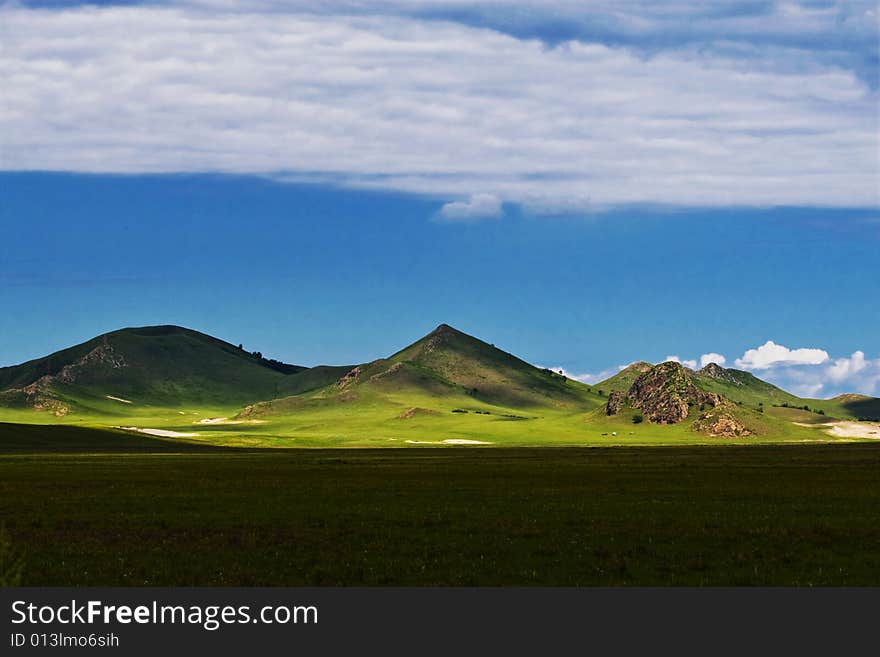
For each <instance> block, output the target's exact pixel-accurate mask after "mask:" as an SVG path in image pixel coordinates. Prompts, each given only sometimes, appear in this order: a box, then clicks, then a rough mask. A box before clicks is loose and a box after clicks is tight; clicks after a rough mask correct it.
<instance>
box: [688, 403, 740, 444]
mask: <svg viewBox="0 0 880 657" xmlns="http://www.w3.org/2000/svg"><path fill="white" fill-rule="evenodd" d="M694 430H695V431H699V432H700V433H705V434H706V435H708V436H712V437H717V438H740V437H743V436H751V435H752V432H751V431H750V430H749V429H748V428H747V427H746V425H744V424H743V423H742V422H740V421H739V420H737V419H736V418H735V417H734V416H733V415H731V414H730V413H729V412H728V411H727V410H725V409H724V408H715V409H712V410H711V411H708V412H706V413H704V414H702V415H701V416H700V418H699V419H698V420H697V421H696V422H695V423H694Z"/></svg>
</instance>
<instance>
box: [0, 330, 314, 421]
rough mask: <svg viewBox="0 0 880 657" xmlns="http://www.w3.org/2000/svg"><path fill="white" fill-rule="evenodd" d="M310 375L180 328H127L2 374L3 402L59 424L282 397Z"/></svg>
mask: <svg viewBox="0 0 880 657" xmlns="http://www.w3.org/2000/svg"><path fill="white" fill-rule="evenodd" d="M305 369H306V368H302V367H298V366H293V365H285V364H283V363H279V362H277V361H270V360H267V359H264V358H262V357H261V356H259V355H255V354H250V353H248V352H246V351H244V350H242V349H240V348H239V347H236V346H234V345H232V344H229V343H228V342H224V341H222V340H218V339H217V338H213V337H211V336H208V335H205V334H203V333H199V332H197V331H192V330H190V329H185V328H181V327H179V326H152V327H143V328H127V329H121V330H118V331H113V332H111V333H106V334H104V335H101V336H98V337H96V338H94V339H92V340H89V341H88V342H84V343H82V344H80V345H77V346H75V347H71V348H69V349H64V350H62V351H59V352H56V353H54V354H51V355H50V356H46V357H45V358H39V359H36V360H32V361H29V362H26V363H23V364H21V365H17V366H13V367H4V368H0V402H2V403H3V405H6V406H17V407H22V408H27V407H31V408H35V409H37V410H45V411H49V412H51V413H53V414H55V415H58V416H62V415H66V414H67V413H69V412H71V411H73V410H76V409H77V408H80V409H91V410H102V409H106V408H108V407H109V408H114V407H118V408H120V409H121V408H122V406H127V405H133V404H136V405H152V406H179V405H181V404H184V403H198V404H215V405H216V404H235V405H240V404H244V403H248V402H253V401H256V400H259V399H267V398H271V397H274V396H277V395H278V394H279V392H280V391H282V390H283V389H284V386H281V385H280V384H281V383H282V382H287V380H288V379H289V378H290V377H293V376H296V374H297V373H301V372H303V371H304V370H305Z"/></svg>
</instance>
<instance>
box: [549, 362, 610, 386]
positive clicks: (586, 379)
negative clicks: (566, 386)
mask: <svg viewBox="0 0 880 657" xmlns="http://www.w3.org/2000/svg"><path fill="white" fill-rule="evenodd" d="M538 367H543V366H542V365H538ZM626 368H627V365H618V366H617V367H610V368H608V369H607V370H602V371H601V372H596V373H594V374H575V373H574V372H569V371H568V370H566V369H565V368H564V367H559V366H557V367H547V368H544V369H549V370H553V371H554V372H558V373H559V374H562V375H563V376H564V377H566V378H568V379H572V380H573V381H580V382H581V383H587V384H594V383H599V382H600V381H604V380H605V379H607V378H610V377H612V376H614V375H615V374H617V373H618V372H620V371H621V370H624V369H626Z"/></svg>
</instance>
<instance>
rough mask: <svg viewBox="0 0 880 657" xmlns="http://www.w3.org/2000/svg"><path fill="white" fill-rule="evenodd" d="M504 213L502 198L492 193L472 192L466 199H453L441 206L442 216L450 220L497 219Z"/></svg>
mask: <svg viewBox="0 0 880 657" xmlns="http://www.w3.org/2000/svg"><path fill="white" fill-rule="evenodd" d="M502 213H503V209H502V206H501V199H499V198H498V197H497V196H494V195H492V194H472V195H471V197H470V198H469V199H467V200H466V201H453V202H451V203H447V204H446V205H444V206H443V207H442V208H440V216H441V217H442V218H443V219H447V220H449V221H472V220H475V219H497V218H498V217H500V216H501V215H502Z"/></svg>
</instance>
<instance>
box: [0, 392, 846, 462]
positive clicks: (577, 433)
mask: <svg viewBox="0 0 880 657" xmlns="http://www.w3.org/2000/svg"><path fill="white" fill-rule="evenodd" d="M604 401H605V398H603V397H600V396H598V395H592V396H586V397H585V398H584V399H583V400H582V401H581V403H580V407H576V406H574V405H571V404H564V403H561V404H560V405H559V406H558V407H546V406H545V407H533V408H529V407H525V408H523V407H505V406H498V405H495V404H489V403H486V402H483V401H480V400H479V399H474V398H472V397H469V396H466V395H460V394H454V395H445V396H437V395H432V394H429V393H423V394H419V393H418V392H415V391H412V390H408V391H407V392H406V393H405V394H396V393H393V392H390V393H386V392H383V393H377V392H373V391H368V390H361V391H359V392H358V393H357V395H356V397H353V398H352V399H350V400H348V401H341V400H340V397H339V396H332V397H323V396H312V397H288V398H284V399H280V400H276V401H273V402H269V403H266V404H262V405H258V406H257V407H255V409H254V410H253V411H252V412H246V413H243V414H240V413H241V407H237V406H219V405H215V406H196V405H186V404H185V405H180V406H173V407H162V406H151V405H140V404H125V403H121V402H118V401H114V400H111V399H103V400H98V401H97V402H94V403H93V405H94V408H95V409H97V410H92V411H91V412H89V413H84V412H78V413H76V414H71V415H68V416H65V417H61V418H55V417H52V416H51V415H48V414H46V413H40V412H36V411H33V410H30V409H20V410H14V409H2V410H0V422H3V421H5V422H14V423H23V424H31V423H40V424H45V423H48V422H53V423H58V424H62V425H64V426H71V427H73V426H80V427H93V428H103V429H108V430H114V431H115V432H116V433H117V434H118V433H120V432H119V431H118V430H115V429H114V427H120V426H121V427H138V428H141V429H154V430H155V429H159V430H162V431H171V432H176V433H179V434H186V435H182V436H180V438H181V439H182V440H186V441H187V442H191V443H196V444H205V445H224V446H231V447H279V448H283V447H319V448H320V447H412V448H418V447H426V446H428V447H430V446H431V445H442V444H444V441H453V442H454V441H461V440H468V441H477V442H479V443H486V444H487V445H488V446H494V447H523V446H576V445H580V446H593V445H601V446H609V445H629V446H634V445H696V444H710V445H711V444H718V443H724V444H737V443H738V444H757V443H783V442H834V441H845V440H849V439H850V438H846V437H835V436H832V435H830V434H829V432H828V431H827V429H828V427H827V426H825V425H823V424H821V423H820V422H828V421H830V420H831V418H830V417H827V416H821V415H817V414H815V413H809V412H806V411H802V410H797V409H783V408H774V407H768V408H767V412H766V413H762V414H759V413H758V412H757V411H755V410H749V409H746V410H744V411H743V413H746V414H747V415H748V424H749V427H750V428H751V429H752V430H753V431H754V432H755V433H754V435H751V436H747V437H743V438H713V437H709V436H706V435H704V434H701V433H699V432H696V431H694V430H693V421H694V418H688V419H687V420H686V421H684V422H681V423H679V424H676V425H657V424H652V423H649V422H641V423H638V424H635V423H633V416H634V415H637V414H638V413H636V412H635V411H632V410H631V409H630V410H628V411H627V412H625V413H622V414H620V415H618V416H612V417H608V416H607V415H606V414H605V411H604V408H603V404H604ZM692 415H694V416H696V415H697V413H696V412H694V413H692ZM447 444H448V443H447Z"/></svg>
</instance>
